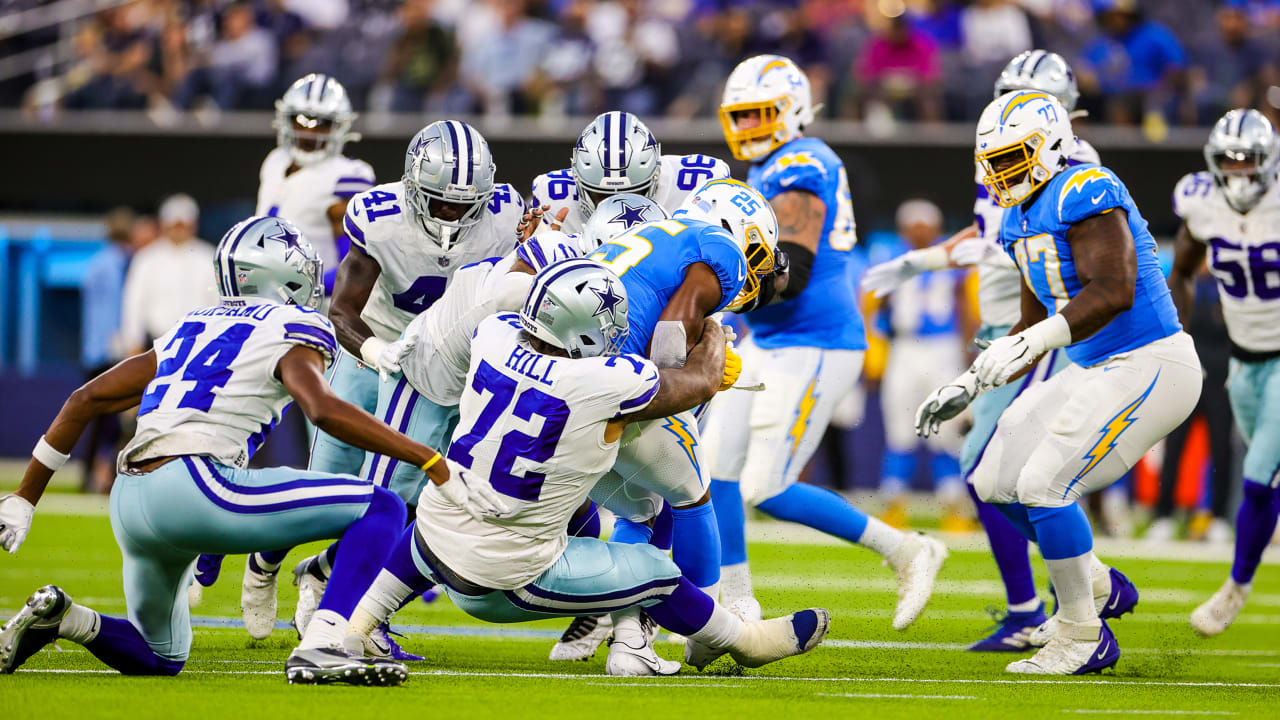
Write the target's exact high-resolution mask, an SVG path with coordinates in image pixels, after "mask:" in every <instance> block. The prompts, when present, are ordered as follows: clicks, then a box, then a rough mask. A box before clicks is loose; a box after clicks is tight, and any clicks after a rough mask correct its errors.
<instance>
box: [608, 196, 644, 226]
mask: <svg viewBox="0 0 1280 720" xmlns="http://www.w3.org/2000/svg"><path fill="white" fill-rule="evenodd" d="M619 204H620V205H622V210H620V211H618V214H617V215H615V216H613V218H612V219H611V220H609V222H611V223H616V222H620V223H625V224H626V226H627V229H628V230H630V229H631V226H633V225H639V224H640V223H642V222H645V221H646V220H647V219H648V218H646V217H645V216H644V215H645V210H646V208H645V206H644V205H635V206H632V205H628V204H627V201H626V200H623V201H621V202H620V203H619Z"/></svg>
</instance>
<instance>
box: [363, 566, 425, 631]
mask: <svg viewBox="0 0 1280 720" xmlns="http://www.w3.org/2000/svg"><path fill="white" fill-rule="evenodd" d="M411 594H413V590H412V589H410V587H409V586H408V585H405V584H404V583H402V582H400V578H398V577H396V576H395V575H393V574H392V573H391V572H389V571H387V570H385V569H383V570H379V571H378V577H376V578H374V579H373V584H372V585H370V586H369V589H368V590H366V591H365V593H364V597H362V598H360V603H359V604H358V605H356V611H355V612H354V613H352V614H351V623H350V629H351V632H353V633H359V634H361V635H368V634H369V633H371V632H373V629H374V628H376V627H378V626H379V625H381V624H382V623H383V622H385V621H386V619H387V618H389V617H391V616H392V615H393V614H394V613H395V611H396V610H398V609H399V608H400V606H401V605H402V604H403V603H404V601H405V599H406V598H408V597H409V595H411Z"/></svg>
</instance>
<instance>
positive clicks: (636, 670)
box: [604, 640, 680, 677]
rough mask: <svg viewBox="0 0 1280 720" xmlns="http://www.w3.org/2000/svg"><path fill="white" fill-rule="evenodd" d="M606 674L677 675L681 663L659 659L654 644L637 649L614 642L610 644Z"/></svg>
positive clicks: (626, 675) (628, 675) (637, 675)
mask: <svg viewBox="0 0 1280 720" xmlns="http://www.w3.org/2000/svg"><path fill="white" fill-rule="evenodd" d="M604 672H605V674H606V675H612V676H614V677H650V676H658V675H675V674H676V673H678V672H680V663H679V662H677V661H675V660H664V659H662V658H660V657H658V653H656V652H654V650H653V645H652V644H647V645H642V646H640V647H638V648H636V647H631V646H630V645H628V644H627V643H625V642H622V641H621V640H613V641H610V643H609V659H608V660H606V661H605V663H604Z"/></svg>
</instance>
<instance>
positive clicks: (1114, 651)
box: [1005, 622, 1120, 675]
mask: <svg viewBox="0 0 1280 720" xmlns="http://www.w3.org/2000/svg"><path fill="white" fill-rule="evenodd" d="M1119 659H1120V646H1119V645H1117V644H1116V638H1115V635H1112V634H1111V629H1110V628H1108V627H1107V625H1106V623H1101V624H1100V625H1076V624H1074V623H1067V622H1059V623H1058V633H1057V634H1056V635H1054V636H1053V638H1051V639H1050V640H1049V642H1048V644H1046V645H1045V646H1044V647H1042V648H1040V650H1038V651H1037V652H1036V654H1035V655H1032V656H1031V657H1029V658H1026V659H1025V660H1017V661H1014V662H1011V663H1009V665H1008V666H1007V667H1005V672H1010V673H1015V674H1018V675H1086V674H1088V673H1095V672H1096V673H1100V672H1102V671H1103V670H1106V669H1107V668H1111V667H1115V664H1116V662H1117V661H1119Z"/></svg>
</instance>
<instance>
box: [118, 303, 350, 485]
mask: <svg viewBox="0 0 1280 720" xmlns="http://www.w3.org/2000/svg"><path fill="white" fill-rule="evenodd" d="M250 303H254V304H250ZM295 345H302V346H305V347H310V348H315V349H316V350H319V351H320V353H321V354H322V355H324V357H325V365H326V366H328V365H329V364H330V363H332V362H333V358H334V357H335V356H336V354H337V352H338V341H337V339H336V338H335V337H334V334H333V325H331V324H330V323H329V319H328V318H326V317H325V316H324V315H323V314H321V313H319V312H317V311H315V310H312V309H311V308H308V307H303V306H300V305H278V304H274V303H267V302H263V301H260V300H257V299H253V300H250V301H248V302H246V301H244V300H240V299H236V298H226V299H224V300H223V302H222V304H221V305H215V306H213V307H209V308H202V309H200V310H193V311H192V312H189V313H187V314H186V316H184V317H183V318H182V320H180V321H178V324H177V325H175V326H174V327H173V329H171V330H169V332H167V333H165V334H164V335H163V336H162V337H160V339H158V340H156V342H155V345H154V349H155V353H156V376H155V379H153V380H152V381H151V384H150V385H148V386H147V390H146V393H145V394H143V396H142V401H141V402H140V403H139V404H138V429H137V432H136V433H135V434H134V436H133V440H131V441H129V444H128V445H127V446H125V448H124V450H123V451H122V452H121V453H120V457H119V460H118V466H119V469H120V470H121V471H122V472H123V471H124V470H125V468H126V467H127V466H128V464H129V463H131V462H132V463H140V462H144V461H146V460H150V459H153V458H159V457H165V456H169V455H207V456H208V457H210V458H212V459H214V460H216V461H218V462H220V463H222V464H223V465H230V466H233V467H238V468H243V467H245V466H246V465H247V464H248V462H249V458H250V457H251V456H252V455H253V453H254V451H256V450H257V449H258V447H259V446H261V445H262V442H263V440H265V439H266V437H267V434H268V433H270V432H271V429H272V428H274V427H275V426H276V423H278V422H280V416H281V415H282V414H283V413H284V410H285V408H286V407H287V406H288V405H289V403H290V402H292V398H291V397H290V396H289V392H288V391H287V390H285V387H284V384H283V383H281V382H280V380H279V379H277V378H276V366H277V365H278V364H279V363H280V358H282V357H284V354H285V353H287V352H289V350H291V349H292V348H293V347H294V346H295Z"/></svg>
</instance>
